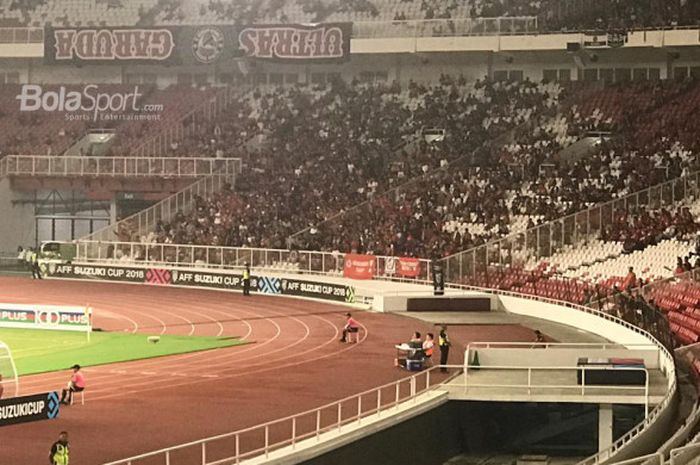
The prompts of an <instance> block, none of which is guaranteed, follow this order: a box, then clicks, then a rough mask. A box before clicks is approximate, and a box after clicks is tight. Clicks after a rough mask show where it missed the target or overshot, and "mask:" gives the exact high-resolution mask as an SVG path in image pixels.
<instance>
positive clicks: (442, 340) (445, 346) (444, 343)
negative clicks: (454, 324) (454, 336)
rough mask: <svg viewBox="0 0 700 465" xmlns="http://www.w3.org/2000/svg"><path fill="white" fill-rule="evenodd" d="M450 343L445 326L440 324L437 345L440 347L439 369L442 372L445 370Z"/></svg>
mask: <svg viewBox="0 0 700 465" xmlns="http://www.w3.org/2000/svg"><path fill="white" fill-rule="evenodd" d="M451 345H452V343H451V342H450V337H449V336H448V335H447V326H445V325H442V326H441V327H440V335H439V336H438V347H439V348H440V365H442V367H441V368H440V371H442V372H443V373H446V372H447V368H446V367H445V365H447V357H449V355H450V346H451Z"/></svg>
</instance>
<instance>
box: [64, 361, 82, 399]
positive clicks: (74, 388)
mask: <svg viewBox="0 0 700 465" xmlns="http://www.w3.org/2000/svg"><path fill="white" fill-rule="evenodd" d="M71 369H72V370H73V374H72V375H71V377H70V381H69V382H68V386H67V387H66V389H63V390H62V391H61V403H62V404H64V405H70V404H71V402H72V400H73V393H74V392H81V391H84V390H85V376H84V375H83V372H82V371H80V365H73V366H72V367H71Z"/></svg>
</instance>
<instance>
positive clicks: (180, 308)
mask: <svg viewBox="0 0 700 465" xmlns="http://www.w3.org/2000/svg"><path fill="white" fill-rule="evenodd" d="M0 302H5V303H35V304H41V303H43V304H65V305H85V304H87V303H89V304H90V305H91V306H92V307H93V308H94V310H95V318H94V326H95V327H99V328H103V329H104V330H108V331H130V332H138V333H143V334H144V339H145V337H146V336H145V335H152V334H179V335H206V336H239V337H241V338H243V339H244V340H246V341H249V342H251V343H250V344H247V345H243V346H239V347H231V348H225V349H217V350H215V351H207V352H198V353H192V354H183V355H175V356H169V357H162V358H157V359H150V360H143V361H134V362H126V363H119V364H112V365H105V366H98V367H89V368H86V369H85V370H84V371H85V374H86V378H87V381H88V390H87V393H86V399H87V401H86V404H85V405H84V406H80V405H75V406H72V407H68V408H63V409H62V410H61V415H60V418H59V419H58V420H53V421H46V422H40V423H30V424H25V425H15V426H9V427H4V428H2V429H0V464H3V465H4V464H8V465H35V464H43V463H46V461H47V455H48V449H49V447H50V445H51V443H52V442H53V441H54V440H55V438H56V437H57V435H58V432H59V431H61V430H67V431H69V433H70V436H71V451H72V452H71V456H72V457H71V459H72V460H71V463H74V464H79V465H99V464H101V463H104V462H106V461H110V460H116V459H121V458H125V457H127V456H131V455H135V454H139V453H143V452H147V451H150V450H154V449H159V448H162V447H168V446H171V445H175V444H180V443H184V442H189V441H192V440H196V439H200V438H203V437H207V436H212V435H216V434H221V433H225V432H229V431H234V430H237V429H240V428H244V427H248V426H253V425H256V424H259V423H263V422H266V421H270V420H274V419H276V418H280V417H284V416H287V415H290V414H294V413H298V412H301V411H305V410H308V409H311V408H314V407H317V406H319V405H322V404H325V403H329V402H332V401H334V400H338V399H341V398H343V397H346V396H349V395H352V394H355V393H357V392H360V391H363V390H366V389H369V388H372V387H376V386H378V385H381V384H385V383H387V382H390V381H392V380H396V379H399V378H400V377H403V376H406V375H407V373H406V372H404V371H401V370H397V369H395V368H393V367H392V360H393V358H394V355H395V354H394V349H393V345H394V344H395V343H397V342H400V341H404V340H406V339H408V337H409V336H410V334H411V333H412V332H413V331H416V330H418V331H421V332H424V333H425V332H428V331H434V330H435V328H433V327H430V326H428V325H426V324H425V323H422V322H419V321H417V320H414V319H411V318H408V317H405V316H399V315H391V314H375V313H363V312H357V311H356V312H355V313H357V315H356V316H357V318H358V320H359V321H360V322H361V324H362V325H363V327H364V330H363V331H362V332H361V341H360V343H358V344H340V343H339V342H338V339H339V337H340V328H342V325H343V324H344V317H343V315H344V313H345V312H346V311H348V309H347V307H343V306H339V305H334V304H327V303H317V302H310V301H305V300H298V299H288V298H279V297H267V296H253V297H248V298H246V297H243V296H242V295H240V294H234V293H227V292H220V291H207V290H194V289H179V288H166V287H156V286H143V285H130V284H114V283H99V282H76V281H48V280H47V281H41V282H37V281H32V280H30V279H25V278H0ZM532 334H533V333H532V331H531V330H529V329H527V328H523V327H520V326H475V327H459V328H457V327H455V328H452V330H451V337H452V339H453V342H455V343H456V344H455V347H454V350H453V352H452V353H453V354H454V356H451V360H450V362H451V363H460V362H461V354H460V352H463V349H462V347H463V345H464V344H465V343H466V342H468V341H473V340H493V341H528V340H532V337H533V336H532ZM68 377H69V373H68V372H67V371H66V372H58V373H47V374H43V375H34V376H28V377H23V378H22V379H21V380H20V389H21V391H22V394H29V393H34V392H45V391H48V390H57V389H60V388H61V387H63V386H64V385H65V383H66V381H67V378H68Z"/></svg>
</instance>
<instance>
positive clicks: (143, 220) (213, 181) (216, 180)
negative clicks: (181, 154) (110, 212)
mask: <svg viewBox="0 0 700 465" xmlns="http://www.w3.org/2000/svg"><path fill="white" fill-rule="evenodd" d="M234 182H235V175H234V176H225V175H219V174H215V175H212V176H207V177H205V178H201V179H200V180H198V181H196V182H195V183H194V184H192V185H190V186H188V187H186V188H185V189H183V190H181V191H179V192H177V193H175V194H173V195H171V196H170V197H167V198H165V199H163V200H161V201H160V202H158V203H156V204H155V205H153V206H151V207H149V208H147V209H145V210H142V211H140V212H138V213H135V214H134V215H131V216H129V217H127V218H125V219H123V220H121V221H118V222H117V223H114V224H110V225H109V226H106V227H104V228H102V229H100V230H98V231H95V232H94V233H92V234H90V235H89V236H86V237H85V238H84V240H87V241H99V242H109V241H113V240H114V239H115V238H117V237H119V236H123V235H128V236H129V237H130V238H131V237H141V236H145V235H148V233H150V232H152V231H153V230H154V229H155V227H156V224H157V223H158V221H168V220H170V219H171V218H173V217H174V216H175V214H176V213H178V212H182V213H184V214H187V213H188V212H189V211H190V210H191V209H192V208H193V207H194V205H195V201H196V199H197V198H198V197H208V196H210V195H212V194H215V193H217V192H219V191H221V190H222V189H223V188H224V187H225V186H232V185H233V184H234Z"/></svg>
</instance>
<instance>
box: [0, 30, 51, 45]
mask: <svg viewBox="0 0 700 465" xmlns="http://www.w3.org/2000/svg"><path fill="white" fill-rule="evenodd" d="M42 43H44V28H43V27H0V44H42Z"/></svg>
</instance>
